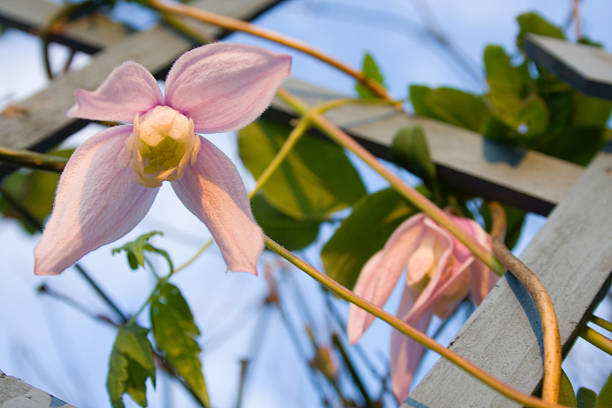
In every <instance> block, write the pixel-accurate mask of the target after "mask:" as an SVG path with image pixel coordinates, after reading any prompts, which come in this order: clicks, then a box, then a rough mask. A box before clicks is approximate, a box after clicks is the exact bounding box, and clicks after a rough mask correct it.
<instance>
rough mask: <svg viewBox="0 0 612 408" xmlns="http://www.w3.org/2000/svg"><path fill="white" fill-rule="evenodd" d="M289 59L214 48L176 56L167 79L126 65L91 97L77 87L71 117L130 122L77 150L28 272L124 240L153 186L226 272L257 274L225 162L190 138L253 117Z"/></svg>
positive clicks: (242, 197) (234, 178) (54, 269)
mask: <svg viewBox="0 0 612 408" xmlns="http://www.w3.org/2000/svg"><path fill="white" fill-rule="evenodd" d="M290 68H291V57H290V56H288V55H282V54H274V53H271V52H269V51H266V50H264V49H262V48H258V47H253V46H246V45H240V44H227V43H216V44H210V45H205V46H202V47H199V48H195V49H193V50H191V51H189V52H187V53H185V54H183V55H182V56H181V57H180V58H179V59H178V60H177V61H176V62H175V63H174V65H173V66H172V69H171V70H170V72H169V73H168V77H167V78H166V87H165V96H163V95H162V93H161V91H160V89H159V87H158V85H157V82H156V81H155V79H154V78H153V76H152V75H151V74H150V73H149V72H148V71H147V70H146V69H145V68H144V67H143V66H142V65H140V64H137V63H135V62H132V61H129V62H126V63H124V64H122V65H120V66H118V67H117V68H115V69H114V70H113V71H112V72H111V74H110V75H109V76H108V78H107V79H106V80H105V81H104V82H103V83H102V85H100V86H99V87H98V89H96V90H95V91H93V92H88V91H84V90H78V91H77V93H76V100H77V103H76V105H75V106H74V107H73V108H72V109H71V110H70V111H69V112H68V114H69V115H70V116H73V117H79V118H84V119H94V120H107V121H119V122H128V123H129V122H132V123H133V125H120V126H115V127H111V128H109V129H107V130H105V131H103V132H100V133H98V134H97V135H95V136H94V137H92V138H91V139H89V140H87V141H86V142H85V143H83V144H82V145H81V146H80V147H79V148H78V149H77V150H76V151H75V152H74V154H73V155H72V157H71V158H70V160H69V161H68V163H67V165H66V168H65V170H64V172H63V173H62V176H61V178H60V181H59V184H58V187H57V191H56V196H55V203H54V205H53V212H52V213H51V218H50V219H49V222H48V224H47V226H46V228H45V230H44V232H43V235H42V238H41V240H40V242H39V243H38V245H37V247H36V249H35V251H34V255H35V266H34V272H35V273H36V274H38V275H55V274H58V273H60V272H62V271H63V270H64V269H66V268H67V267H69V266H70V265H72V264H74V263H75V262H76V261H78V260H79V259H80V258H81V257H82V256H83V255H85V254H87V253H88V252H90V251H93V250H94V249H96V248H98V247H100V246H102V245H104V244H107V243H109V242H112V241H114V240H116V239H118V238H120V237H121V236H123V235H125V234H126V233H128V232H129V231H130V230H132V228H134V227H135V226H136V224H138V222H140V220H141V219H142V218H143V217H144V215H145V214H146V213H147V211H149V208H150V207H151V205H152V203H153V200H154V199H155V195H156V194H157V191H158V190H159V186H160V185H161V183H162V182H163V181H170V182H172V188H173V189H174V191H175V193H176V195H177V196H178V197H179V199H180V200H181V201H182V202H183V204H185V206H186V207H187V208H188V209H189V210H190V211H191V212H192V213H193V214H194V215H195V216H196V217H198V218H199V219H200V220H202V221H203V222H204V224H206V226H207V227H208V229H209V230H210V232H211V234H212V236H213V238H214V239H215V241H216V242H217V245H218V246H219V248H220V250H221V253H222V255H223V258H224V259H225V262H226V263H227V266H228V269H230V270H232V271H246V272H251V273H254V274H256V273H257V270H256V262H257V257H258V255H259V253H260V252H261V250H262V248H263V234H262V232H261V229H260V228H259V226H257V224H256V223H255V221H254V220H253V215H252V213H251V208H250V204H249V200H248V198H247V194H246V191H245V188H244V185H243V184H242V180H241V179H240V176H239V175H238V172H237V170H236V168H235V167H234V165H233V164H232V162H231V161H230V160H229V159H228V158H227V156H225V155H224V154H223V153H222V152H221V151H220V150H219V149H217V148H216V147H215V146H214V145H212V144H211V143H210V142H209V141H207V140H206V139H204V138H202V137H201V136H199V135H197V134H196V133H218V132H229V131H232V130H235V129H238V128H240V127H243V126H245V125H247V124H248V123H250V122H252V121H253V120H255V119H256V118H257V117H258V116H259V115H261V113H262V112H263V111H264V110H265V109H266V108H267V107H268V105H269V104H270V101H271V100H272V98H273V96H274V93H275V92H276V89H277V88H278V86H279V85H280V83H281V82H282V81H283V80H284V79H285V78H286V77H287V76H288V75H289V71H290Z"/></svg>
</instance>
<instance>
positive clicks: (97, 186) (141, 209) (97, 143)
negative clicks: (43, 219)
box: [34, 126, 157, 275]
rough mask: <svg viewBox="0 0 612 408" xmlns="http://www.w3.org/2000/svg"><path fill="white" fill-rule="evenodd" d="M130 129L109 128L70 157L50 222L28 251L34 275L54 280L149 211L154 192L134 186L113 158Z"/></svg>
mask: <svg viewBox="0 0 612 408" xmlns="http://www.w3.org/2000/svg"><path fill="white" fill-rule="evenodd" d="M131 132H132V126H115V127H112V128H110V129H107V130H105V131H103V132H100V133H98V134H97V135H95V136H94V137H92V138H91V139H89V140H87V141H86V142H85V143H83V144H82V145H81V146H80V147H79V148H78V149H77V150H76V151H75V152H74V153H73V154H72V157H70V160H69V161H68V163H67V165H66V168H65V169H64V172H63V173H62V176H61V178H60V181H59V184H58V187H57V191H56V194H55V203H54V205H53V212H52V213H51V218H50V219H49V222H48V223H47V226H46V227H45V230H44V232H43V234H42V237H41V240H40V242H39V243H38V245H37V246H36V249H35V250H34V257H35V265H34V272H35V273H36V274H37V275H55V274H58V273H60V272H62V271H63V270H64V269H66V268H67V267H69V266H70V265H72V264H74V263H75V262H76V261H78V260H79V259H80V258H81V257H82V256H83V255H85V254H86V253H88V252H90V251H93V250H94V249H96V248H99V247H100V246H102V245H104V244H107V243H109V242H112V241H114V240H116V239H118V238H120V237H121V236H123V235H124V234H126V233H128V232H129V231H130V230H131V229H132V228H134V226H135V225H136V224H137V223H138V222H139V221H140V220H141V219H142V218H143V217H144V215H145V214H146V213H147V211H149V208H150V207H151V204H152V203H153V200H154V198H155V195H156V193H157V189H153V188H146V187H143V186H141V185H139V184H137V183H136V182H134V174H133V171H132V169H130V168H129V167H126V166H125V165H123V164H121V163H119V160H117V158H118V157H119V156H120V153H121V151H122V149H123V148H124V145H125V140H126V138H127V137H128V136H129V135H130V133H131Z"/></svg>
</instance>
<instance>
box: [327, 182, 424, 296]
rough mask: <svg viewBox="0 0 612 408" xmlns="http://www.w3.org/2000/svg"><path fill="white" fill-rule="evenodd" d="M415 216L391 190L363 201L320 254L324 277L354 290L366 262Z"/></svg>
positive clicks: (404, 201)
mask: <svg viewBox="0 0 612 408" xmlns="http://www.w3.org/2000/svg"><path fill="white" fill-rule="evenodd" d="M416 212H417V211H416V209H415V208H414V207H412V206H411V205H410V204H409V203H408V202H407V201H406V200H405V199H404V198H403V197H402V196H400V195H399V194H398V193H397V192H395V190H393V189H391V188H387V189H384V190H380V191H378V192H376V193H374V194H371V195H368V196H366V197H364V198H362V199H361V200H360V201H359V202H358V203H357V204H356V205H355V207H354V208H353V212H352V213H351V215H349V216H348V217H347V218H346V219H345V220H344V221H343V222H342V224H341V225H340V227H338V229H337V230H336V232H335V233H334V235H333V236H332V237H331V238H330V240H329V241H327V243H326V244H325V245H324V246H323V248H322V250H321V259H322V261H323V267H324V269H325V273H327V275H328V276H330V277H331V278H333V279H334V280H336V281H338V282H340V283H341V284H342V285H344V286H346V287H347V288H353V286H354V285H355V282H356V281H357V277H358V276H359V272H361V268H362V267H363V265H364V264H365V263H366V261H367V260H368V259H369V258H370V257H371V256H372V255H374V253H375V252H376V251H378V250H380V249H381V248H382V247H383V245H384V244H385V242H386V241H387V239H388V238H389V236H390V235H391V233H392V232H393V231H394V230H395V229H396V228H397V227H398V226H399V225H400V224H401V223H402V221H404V220H405V219H406V218H408V217H409V216H411V215H414V214H415V213H416Z"/></svg>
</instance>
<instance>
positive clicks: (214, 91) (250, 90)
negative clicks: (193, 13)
mask: <svg viewBox="0 0 612 408" xmlns="http://www.w3.org/2000/svg"><path fill="white" fill-rule="evenodd" d="M290 69H291V57H290V56H289V55H284V54H275V53H272V52H270V51H267V50H265V49H263V48H259V47H253V46H248V45H242V44H229V43H216V44H209V45H205V46H202V47H198V48H195V49H193V50H191V51H189V52H187V53H185V54H183V55H182V56H181V57H180V58H179V59H178V60H177V61H176V62H175V63H174V65H173V66H172V69H171V70H170V72H169V73H168V78H167V79H166V104H167V105H169V106H171V107H173V108H175V109H176V110H178V111H180V112H181V113H183V114H184V115H185V116H188V117H189V118H191V119H193V123H194V128H195V131H196V132H199V133H218V132H228V131H231V130H235V129H238V128H241V127H243V126H245V125H247V124H249V123H250V122H252V121H253V120H255V119H256V118H257V117H258V116H259V115H261V114H262V112H263V111H264V110H265V109H266V108H267V107H268V105H269V104H270V102H271V101H272V97H273V96H274V93H275V92H276V89H277V88H278V86H279V85H280V84H281V82H282V81H283V80H284V79H285V78H286V77H287V76H288V75H289V71H290Z"/></svg>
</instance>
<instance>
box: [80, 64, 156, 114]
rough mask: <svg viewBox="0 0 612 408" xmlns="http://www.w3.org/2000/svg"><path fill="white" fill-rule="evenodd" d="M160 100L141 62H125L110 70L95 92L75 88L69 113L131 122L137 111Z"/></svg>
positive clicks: (154, 85) (144, 109)
mask: <svg viewBox="0 0 612 408" xmlns="http://www.w3.org/2000/svg"><path fill="white" fill-rule="evenodd" d="M163 100H164V99H163V96H162V94H161V92H160V90H159V86H157V82H156V81H155V78H153V75H151V74H150V73H149V71H147V69H146V68H145V67H143V66H142V65H140V64H138V63H136V62H133V61H128V62H125V63H123V64H121V65H119V66H118V67H117V68H115V69H113V71H112V72H111V73H110V75H109V76H108V77H107V78H106V80H105V81H104V82H103V83H102V84H101V85H100V86H99V87H98V89H96V90H95V91H93V92H89V91H85V90H82V89H78V90H77V91H76V101H77V102H76V105H74V106H73V107H72V108H71V109H70V111H68V116H72V117H76V118H83V119H93V120H111V121H119V122H132V121H133V120H134V117H135V116H136V114H142V113H144V112H146V111H148V110H149V109H151V108H153V107H155V106H157V105H161V104H163Z"/></svg>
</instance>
